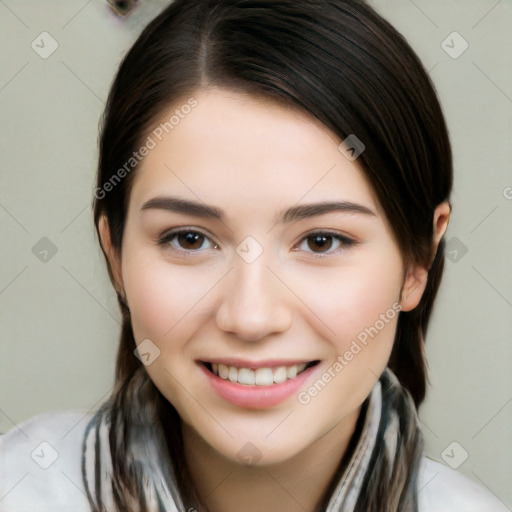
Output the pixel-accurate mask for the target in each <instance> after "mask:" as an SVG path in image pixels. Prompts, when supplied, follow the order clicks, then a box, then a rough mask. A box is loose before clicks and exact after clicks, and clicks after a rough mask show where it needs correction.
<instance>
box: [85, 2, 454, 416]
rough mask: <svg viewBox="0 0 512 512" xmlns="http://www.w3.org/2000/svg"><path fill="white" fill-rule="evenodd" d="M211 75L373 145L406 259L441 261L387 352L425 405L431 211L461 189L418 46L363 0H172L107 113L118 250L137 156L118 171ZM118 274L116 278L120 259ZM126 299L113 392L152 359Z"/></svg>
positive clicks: (100, 211) (97, 209)
mask: <svg viewBox="0 0 512 512" xmlns="http://www.w3.org/2000/svg"><path fill="white" fill-rule="evenodd" d="M209 85H215V86H219V87H224V88H229V89H233V90H237V91H242V92H246V93H249V94H254V95H258V96H263V97H266V98H268V99H272V100H274V101H277V102H280V103H282V104H285V105H288V106H290V107H291V108H295V109H297V108H298V109H301V110H303V111H305V112H308V113H309V114H311V115H313V116H314V117H316V118H317V119H319V120H320V121H321V122H322V123H323V124H324V125H325V126H327V127H328V128H330V129H331V130H332V131H333V132H334V133H335V134H337V135H338V136H339V137H340V138H341V139H342V140H343V139H345V138H346V137H347V136H349V135H350V134H355V135H356V136H357V138H358V139H359V140H361V141H362V142H363V143H364V145H365V150H364V152H363V153H362V154H361V155H360V156H359V158H358V163H359V164H360V166H361V168H362V170H363V171H364V173H365V175H366V177H367V179H368V181H369V183H370V184H371V186H372V187H373V190H374V191H375V193H376V196H377V198H378V200H379V202H380V204H381V206H382V208H383V210H384V212H385V214H386V217H387V219H388V221H389V223H390V225H391V227H392V230H393V233H394V236H395V238H396V241H397V243H398V246H399V248H400V250H401V253H402V256H403V259H404V262H405V263H419V264H421V265H423V266H424V267H426V268H430V270H429V274H428V281H427V286H426V290H425V292H424V294H423V296H422V299H421V301H420V303H419V305H418V306H417V307H416V308H415V309H414V310H412V311H409V312H403V311H402V312H400V315H399V319H398V325H397V332H396V338H395V342H394V347H393V351H392V354H391V357H390V360H389V363H388V366H389V367H390V368H391V369H392V370H393V372H394V373H395V374H396V376H397V377H398V379H399V381H400V383H401V384H402V386H404V387H405V388H406V389H407V390H408V391H409V392H410V394H411V395H412V398H413V400H414V403H415V405H416V407H418V406H419V405H420V404H421V402H422V401H423V399H424V396H425V389H426V382H427V370H426V360H425V355H424V340H425V335H426V332H427V327H428V322H429V319H430V315H431V311H432V307H433V304H434V299H435V297H436V294H437V291H438V287H439V284H440V281H441V277H442V274H443V265H444V241H443V240H441V242H440V244H439V247H438V250H437V253H436V254H435V255H434V254H433V246H432V240H433V215H434V210H435V207H436V206H437V205H439V204H440V203H441V202H443V201H444V200H448V199H449V195H450V192H451V187H452V156H451V148H450V143H449V138H448V133H447V128H446V125H445V121H444V118H443V114H442V111H441V107H440V104H439V101H438V99H437V96H436V92H435V89H434V86H433V84H432V83H431V81H430V79H429V76H428V74H427V72H426V71H425V69H424V68H423V66H422V64H421V62H420V61H419V59H418V57H417V56H416V54H415V53H414V51H413V50H412V49H411V47H410V46H409V44H408V43H407V42H406V41H405V39H404V38H403V37H402V36H401V35H400V34H399V33H398V32H397V31H396V30H395V29H394V28H393V27H392V26H391V25H390V24H389V23H388V22H387V21H385V20H384V19H383V18H382V17H381V16H380V15H378V14H377V13H376V12H375V11H374V10H373V9H372V8H371V7H369V6H368V5H366V4H365V3H364V2H363V1H362V0H315V1H310V0H175V1H174V2H172V3H171V4H170V5H169V6H168V7H167V8H166V9H165V10H164V11H163V12H162V13H161V14H160V15H159V16H157V17H156V18H155V19H154V20H153V21H152V22H151V23H150V24H149V25H148V26H147V27H146V28H145V29H144V31H143V32H142V33H141V35H140V36H139V38H138V39H137V41H136V42H135V44H134V45H133V46H132V47H131V48H130V50H129V51H128V53H127V54H126V56H125V57H124V59H123V61H122V62H121V65H120V67H119V70H118V72H117V75H116V77H115V79H114V82H113V84H112V87H111V90H110V94H109V97H108V101H107V105H106V108H105V112H104V115H103V119H102V128H101V136H100V154H99V166H98V175H97V184H96V190H95V198H94V202H93V208H94V222H95V226H96V229H98V226H99V221H100V218H101V217H102V216H105V217H106V219H107V221H108V225H109V228H110V234H111V241H112V246H113V248H114V250H115V251H116V252H117V253H118V254H119V255H120V254H121V246H122V239H123V231H124V226H125V220H126V213H127V205H128V200H129V197H130V189H131V184H132V182H133V178H134V176H135V174H136V172H137V167H136V166H133V169H130V171H129V172H126V173H123V178H122V179H117V178H118V177H119V173H118V170H119V169H121V168H123V166H126V162H128V161H129V159H130V158H131V156H132V154H133V152H134V151H136V150H137V149H138V148H139V147H140V146H141V145H142V143H143V141H144V140H145V138H146V137H147V135H148V133H150V132H151V130H152V128H154V124H155V123H156V120H157V119H159V118H160V117H161V116H162V114H163V113H164V112H165V111H166V109H168V108H169V107H170V106H172V105H175V104H176V102H177V101H178V100H180V99H182V98H186V97H188V96H191V95H192V94H193V92H194V91H196V90H198V89H199V88H202V87H207V86H209ZM125 169H126V167H125ZM108 183H110V184H111V185H112V186H110V187H108V185H107V184H108ZM106 185H107V187H106ZM107 190H108V191H107ZM98 235H99V231H98ZM102 249H103V251H104V253H105V250H104V248H103V247H102ZM105 256H106V254H105ZM431 262H432V263H431ZM107 265H108V259H107ZM109 274H110V278H111V280H112V282H113V283H114V284H115V282H114V278H113V274H112V270H111V269H110V267H109ZM118 300H119V304H120V307H121V311H122V315H123V325H122V331H121V339H120V346H119V352H118V356H117V366H116V384H117V386H116V390H115V391H114V395H113V399H115V397H116V396H117V394H119V393H120V392H121V390H122V389H123V386H125V384H126V383H127V382H129V380H130V379H131V378H132V377H133V375H134V374H135V373H136V372H137V371H138V370H139V371H140V369H141V366H142V363H141V362H140V361H139V360H138V359H137V358H136V357H134V354H133V351H134V348H135V340H134V336H133V332H132V328H131V322H130V312H129V310H128V308H127V306H126V303H125V302H124V299H123V295H122V291H120V290H119V291H118Z"/></svg>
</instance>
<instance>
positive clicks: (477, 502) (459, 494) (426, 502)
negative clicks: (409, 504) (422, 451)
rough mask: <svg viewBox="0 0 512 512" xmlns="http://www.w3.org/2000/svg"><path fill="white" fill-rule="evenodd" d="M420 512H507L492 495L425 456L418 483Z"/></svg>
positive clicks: (506, 508)
mask: <svg viewBox="0 0 512 512" xmlns="http://www.w3.org/2000/svg"><path fill="white" fill-rule="evenodd" d="M418 502H419V511H420V512H453V511H454V510H457V512H507V511H509V510H510V509H509V508H508V507H507V506H505V504H504V503H502V502H501V501H500V500H499V499H498V498H497V497H496V496H495V495H494V494H492V493H491V492H490V491H488V490H487V489H485V488H484V487H482V486H480V485H479V484H477V483H475V482H473V480H470V479H469V478H467V477H465V476H464V475H462V474H460V473H458V472H457V471H455V470H453V469H451V468H450V467H448V466H445V465H444V464H440V463H439V462H436V461H434V460H432V459H429V458H428V457H426V456H424V457H423V458H422V461H421V466H420V472H419V480H418Z"/></svg>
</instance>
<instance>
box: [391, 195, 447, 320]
mask: <svg viewBox="0 0 512 512" xmlns="http://www.w3.org/2000/svg"><path fill="white" fill-rule="evenodd" d="M450 213H451V206H450V203H449V202H448V201H443V202H442V203H440V204H439V205H438V206H437V207H436V209H435V211H434V221H433V224H434V225H433V233H434V236H433V240H432V244H433V252H432V254H433V256H432V259H431V261H430V265H432V262H433V261H434V258H435V255H436V253H437V248H438V246H439V242H440V241H441V238H443V235H444V234H445V232H446V229H447V228H448V222H449V220H450ZM429 270H430V266H429V268H428V269H426V268H425V267H423V266H421V265H418V264H415V265H411V266H410V267H409V268H408V269H407V270H406V274H405V278H404V284H403V286H402V292H401V305H402V311H411V310H413V309H414V308H415V307H416V306H417V305H418V304H419V303H420V300H421V297H422V296H423V293H424V291H425V287H426V286H427V280H428V271H429Z"/></svg>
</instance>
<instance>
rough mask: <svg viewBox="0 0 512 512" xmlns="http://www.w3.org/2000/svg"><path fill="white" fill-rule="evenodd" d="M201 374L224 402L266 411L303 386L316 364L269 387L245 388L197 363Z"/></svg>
mask: <svg viewBox="0 0 512 512" xmlns="http://www.w3.org/2000/svg"><path fill="white" fill-rule="evenodd" d="M199 364H200V366H201V368H202V370H203V372H204V373H205V375H206V376H207V378H208V381H209V382H210V384H211V386H212V387H213V389H214V390H215V391H216V392H217V393H218V394H219V395H220V396H221V397H222V398H224V399H225V400H227V401H228V402H231V403H232V404H233V405H237V406H238V407H247V408H250V409H266V408H267V407H272V406H274V405H277V404H279V403H281V402H284V401H285V400H286V399H287V398H289V397H290V396H292V395H293V394H295V393H297V392H298V390H299V389H300V387H301V386H303V385H304V384H305V382H306V381H307V380H308V378H309V377H310V375H311V374H312V373H313V371H314V370H315V369H316V367H317V366H319V365H318V364H316V365H315V366H312V367H311V368H308V369H307V370H304V371H303V372H302V373H300V374H299V375H297V377H295V378H294V379H287V380H285V381H284V382H281V383H279V384H272V385H271V386H247V385H245V384H239V383H238V382H231V381H230V380H224V379H221V378H220V377H219V376H217V375H215V374H214V373H212V372H211V371H210V370H208V368H206V366H205V365H204V364H202V363H199Z"/></svg>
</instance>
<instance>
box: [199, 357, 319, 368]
mask: <svg viewBox="0 0 512 512" xmlns="http://www.w3.org/2000/svg"><path fill="white" fill-rule="evenodd" d="M314 361H317V359H265V360H262V361H249V360H247V359H240V358H238V357H214V358H211V359H202V360H201V362H202V363H212V364H225V365H226V366H236V367H237V368H274V367H277V366H295V365H300V364H308V363H312V362H314Z"/></svg>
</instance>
